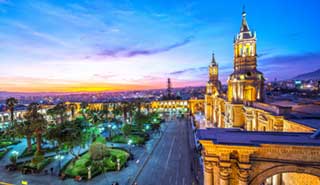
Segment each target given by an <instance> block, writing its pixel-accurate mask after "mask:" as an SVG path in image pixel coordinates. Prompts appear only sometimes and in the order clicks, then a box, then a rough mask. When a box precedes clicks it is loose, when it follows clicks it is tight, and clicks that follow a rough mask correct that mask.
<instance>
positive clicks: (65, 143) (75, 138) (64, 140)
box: [47, 119, 90, 159]
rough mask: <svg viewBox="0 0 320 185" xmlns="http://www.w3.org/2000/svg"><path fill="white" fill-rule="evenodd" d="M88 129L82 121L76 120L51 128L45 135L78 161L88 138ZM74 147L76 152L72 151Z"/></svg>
mask: <svg viewBox="0 0 320 185" xmlns="http://www.w3.org/2000/svg"><path fill="white" fill-rule="evenodd" d="M88 128H89V127H88V125H87V124H86V122H85V121H84V120H82V119H76V120H73V121H66V122H64V123H62V124H58V125H54V126H52V127H51V128H50V129H49V131H48V134H47V135H48V138H49V139H50V140H53V141H57V142H58V145H59V147H60V148H66V149H68V151H69V153H70V154H71V155H73V156H74V157H75V159H78V158H79V155H80V149H81V148H82V147H83V146H84V145H85V144H86V143H87V141H88V140H89V137H90V133H89V132H88V131H87V130H88ZM78 146H79V147H78ZM75 147H78V152H75V151H74V148H75Z"/></svg>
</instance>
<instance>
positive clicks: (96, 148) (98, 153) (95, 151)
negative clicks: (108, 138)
mask: <svg viewBox="0 0 320 185" xmlns="http://www.w3.org/2000/svg"><path fill="white" fill-rule="evenodd" d="M89 154H90V156H91V159H93V160H102V159H104V158H105V157H107V156H108V155H109V150H108V147H107V146H106V145H105V144H103V143H98V142H96V143H93V144H92V145H91V146H90V149H89Z"/></svg>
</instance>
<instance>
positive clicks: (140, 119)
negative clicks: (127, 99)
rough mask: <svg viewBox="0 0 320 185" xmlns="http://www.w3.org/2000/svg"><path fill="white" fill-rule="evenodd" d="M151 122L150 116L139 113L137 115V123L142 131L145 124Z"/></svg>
mask: <svg viewBox="0 0 320 185" xmlns="http://www.w3.org/2000/svg"><path fill="white" fill-rule="evenodd" d="M149 122H150V116H148V115H145V114H143V113H137V114H136V115H135V123H136V125H137V127H138V128H139V129H140V130H142V129H143V126H144V124H146V123H149Z"/></svg>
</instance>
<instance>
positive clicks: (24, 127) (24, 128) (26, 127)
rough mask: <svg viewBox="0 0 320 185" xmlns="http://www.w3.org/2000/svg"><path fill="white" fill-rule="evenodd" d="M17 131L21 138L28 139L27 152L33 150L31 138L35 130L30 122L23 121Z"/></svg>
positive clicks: (16, 127) (17, 126) (16, 128)
mask: <svg viewBox="0 0 320 185" xmlns="http://www.w3.org/2000/svg"><path fill="white" fill-rule="evenodd" d="M15 131H16V133H17V134H18V135H19V136H26V139H27V146H28V147H27V150H28V151H29V152H30V151H31V150H32V144H31V137H32V135H33V130H32V127H31V123H30V122H29V121H23V122H22V123H21V124H19V125H16V126H15Z"/></svg>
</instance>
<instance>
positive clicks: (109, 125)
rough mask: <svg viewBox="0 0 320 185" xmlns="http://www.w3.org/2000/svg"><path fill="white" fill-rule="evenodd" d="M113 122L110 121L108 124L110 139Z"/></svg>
mask: <svg viewBox="0 0 320 185" xmlns="http://www.w3.org/2000/svg"><path fill="white" fill-rule="evenodd" d="M111 126H112V125H111V124H110V123H109V124H108V132H109V139H110V138H111Z"/></svg>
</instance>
